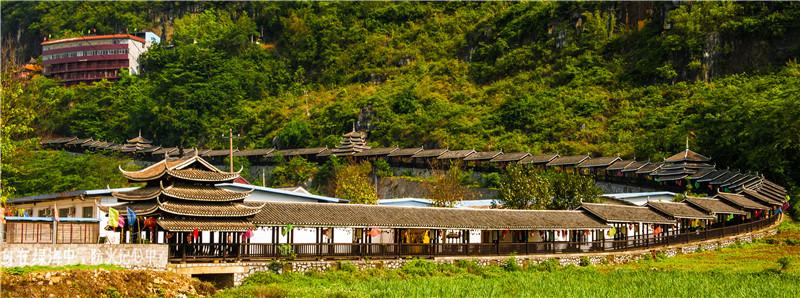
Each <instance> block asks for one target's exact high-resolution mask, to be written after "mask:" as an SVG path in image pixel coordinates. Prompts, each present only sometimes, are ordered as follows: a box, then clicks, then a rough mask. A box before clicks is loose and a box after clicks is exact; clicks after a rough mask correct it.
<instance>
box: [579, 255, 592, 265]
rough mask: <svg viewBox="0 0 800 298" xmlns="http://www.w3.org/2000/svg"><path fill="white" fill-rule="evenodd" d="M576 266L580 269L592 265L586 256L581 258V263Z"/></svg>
mask: <svg viewBox="0 0 800 298" xmlns="http://www.w3.org/2000/svg"><path fill="white" fill-rule="evenodd" d="M578 264H579V265H581V267H587V266H591V265H592V260H590V259H589V257H587V256H582V257H581V261H580V263H578Z"/></svg>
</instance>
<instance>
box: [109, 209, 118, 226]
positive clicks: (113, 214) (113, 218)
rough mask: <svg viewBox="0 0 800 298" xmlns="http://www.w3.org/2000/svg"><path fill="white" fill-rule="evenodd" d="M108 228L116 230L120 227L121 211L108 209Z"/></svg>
mask: <svg viewBox="0 0 800 298" xmlns="http://www.w3.org/2000/svg"><path fill="white" fill-rule="evenodd" d="M108 226H109V227H112V228H116V227H118V226H119V211H117V209H114V208H108Z"/></svg>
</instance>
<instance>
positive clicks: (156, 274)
mask: <svg viewBox="0 0 800 298" xmlns="http://www.w3.org/2000/svg"><path fill="white" fill-rule="evenodd" d="M214 292H215V289H214V287H213V286H212V285H211V284H210V283H207V282H200V281H198V280H196V279H192V278H190V277H187V276H183V275H179V274H175V273H172V272H162V271H150V270H111V271H109V270H104V269H96V270H68V271H55V272H30V273H25V274H21V275H14V274H9V273H0V297H26V298H29V297H205V296H211V295H213V294H214Z"/></svg>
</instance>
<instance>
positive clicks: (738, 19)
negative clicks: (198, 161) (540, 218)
mask: <svg viewBox="0 0 800 298" xmlns="http://www.w3.org/2000/svg"><path fill="white" fill-rule="evenodd" d="M2 17H3V18H2V22H3V23H2V28H3V29H2V35H3V37H4V44H3V46H4V58H5V59H9V58H11V56H13V58H14V60H16V61H18V62H23V61H27V59H28V58H29V57H31V56H33V57H35V56H36V55H37V54H38V53H39V51H40V49H38V48H37V44H38V43H39V42H40V41H41V40H42V38H44V37H49V38H60V37H65V36H73V35H77V34H81V33H85V32H87V30H88V31H92V30H93V29H94V32H96V33H97V34H106V33H117V32H124V31H125V30H126V29H127V30H130V31H133V30H134V29H137V30H142V29H143V28H144V29H148V30H152V31H155V32H156V33H158V34H159V35H162V36H163V37H165V40H164V41H163V42H162V44H161V45H160V46H157V47H155V48H153V49H151V50H150V51H149V52H148V53H146V54H145V55H144V56H143V57H142V58H141V61H140V62H141V65H142V69H143V75H141V76H127V77H124V78H123V79H122V80H120V81H119V82H103V83H98V84H94V85H88V86H85V85H84V86H77V87H70V88H65V87H61V86H59V85H58V84H56V83H55V82H53V81H51V80H49V79H47V78H42V77H38V78H35V79H33V80H31V81H27V82H24V81H16V80H12V79H9V77H10V74H8V72H5V73H6V74H7V77H5V80H4V81H3V97H4V98H3V109H4V119H3V123H4V125H5V127H4V134H3V138H4V141H8V140H9V139H10V140H15V141H19V140H24V139H28V138H31V137H37V136H50V135H79V136H89V137H95V138H100V139H104V140H110V141H116V142H121V141H123V140H124V139H126V138H128V137H131V136H133V135H135V134H136V132H137V131H138V130H140V129H141V130H142V132H143V134H144V135H145V136H146V137H150V138H152V139H154V140H155V142H156V143H159V144H163V145H178V146H184V147H194V146H199V147H208V148H221V147H223V146H224V142H225V140H223V139H221V138H219V137H218V136H219V135H221V134H222V133H224V132H227V130H228V128H233V129H235V130H237V131H239V132H240V133H242V135H243V136H245V137H244V138H242V139H240V140H238V142H239V144H238V146H239V147H272V146H273V145H275V146H278V147H284V148H285V147H302V146H318V145H328V146H333V145H335V144H336V143H337V142H338V140H339V136H340V135H341V134H342V133H344V132H346V131H349V130H350V129H351V127H352V125H353V122H354V121H356V120H357V119H358V118H359V116H361V120H363V121H361V122H360V123H359V126H360V127H361V128H365V129H368V130H369V141H370V143H371V145H373V146H388V145H398V146H419V145H425V146H427V147H432V146H437V147H449V148H475V149H479V150H480V149H502V150H504V151H507V152H508V151H516V150H528V151H530V152H543V151H558V152H559V153H561V154H570V153H587V152H590V153H592V154H596V155H600V154H602V155H614V154H620V155H622V156H625V157H634V156H635V157H636V158H638V159H648V158H650V159H660V158H662V157H664V156H666V155H668V154H670V153H673V152H675V151H677V150H680V149H682V148H683V146H684V142H685V138H686V137H687V136H691V143H692V147H693V149H696V151H699V152H701V153H704V154H707V155H710V156H712V157H713V158H714V159H715V161H716V162H717V163H718V164H721V165H726V166H731V167H735V168H741V169H746V170H752V171H759V172H763V173H766V174H767V176H768V178H771V179H774V180H777V181H779V182H781V183H784V184H788V185H795V184H796V183H797V182H796V181H800V133H798V131H800V65H798V64H797V62H796V57H797V56H798V54H800V3H794V2H779V3H733V2H711V3H707V2H696V3H684V4H680V5H675V4H673V3H671V2H665V3H662V2H656V3H649V2H636V3H627V2H625V3H622V2H608V3H558V2H545V3H539V2H533V3H371V2H370V3H305V2H304V3H186V2H175V3H173V2H158V3H148V2H123V3H104V2H70V3H55V2H52V3H36V2H25V3H21V2H14V3H3V5H2ZM7 111H9V113H7ZM9 124H13V125H12V126H11V127H10V128H9ZM5 143H7V144H8V142H5ZM12 144H13V142H12ZM5 146H6V145H4V149H9V148H6V147H5ZM26 148H27V147H26ZM7 152H9V151H8V150H6V151H5V152H4V155H5V154H6V153H7ZM12 152H13V151H12ZM8 156H9V155H5V156H4V157H6V159H4V161H6V160H8ZM12 156H13V155H12ZM4 167H5V165H4Z"/></svg>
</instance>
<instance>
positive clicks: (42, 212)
mask: <svg viewBox="0 0 800 298" xmlns="http://www.w3.org/2000/svg"><path fill="white" fill-rule="evenodd" d="M52 213H53V209H50V208H46V209H39V211H38V212H37V216H39V217H50V216H51V215H52Z"/></svg>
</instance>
